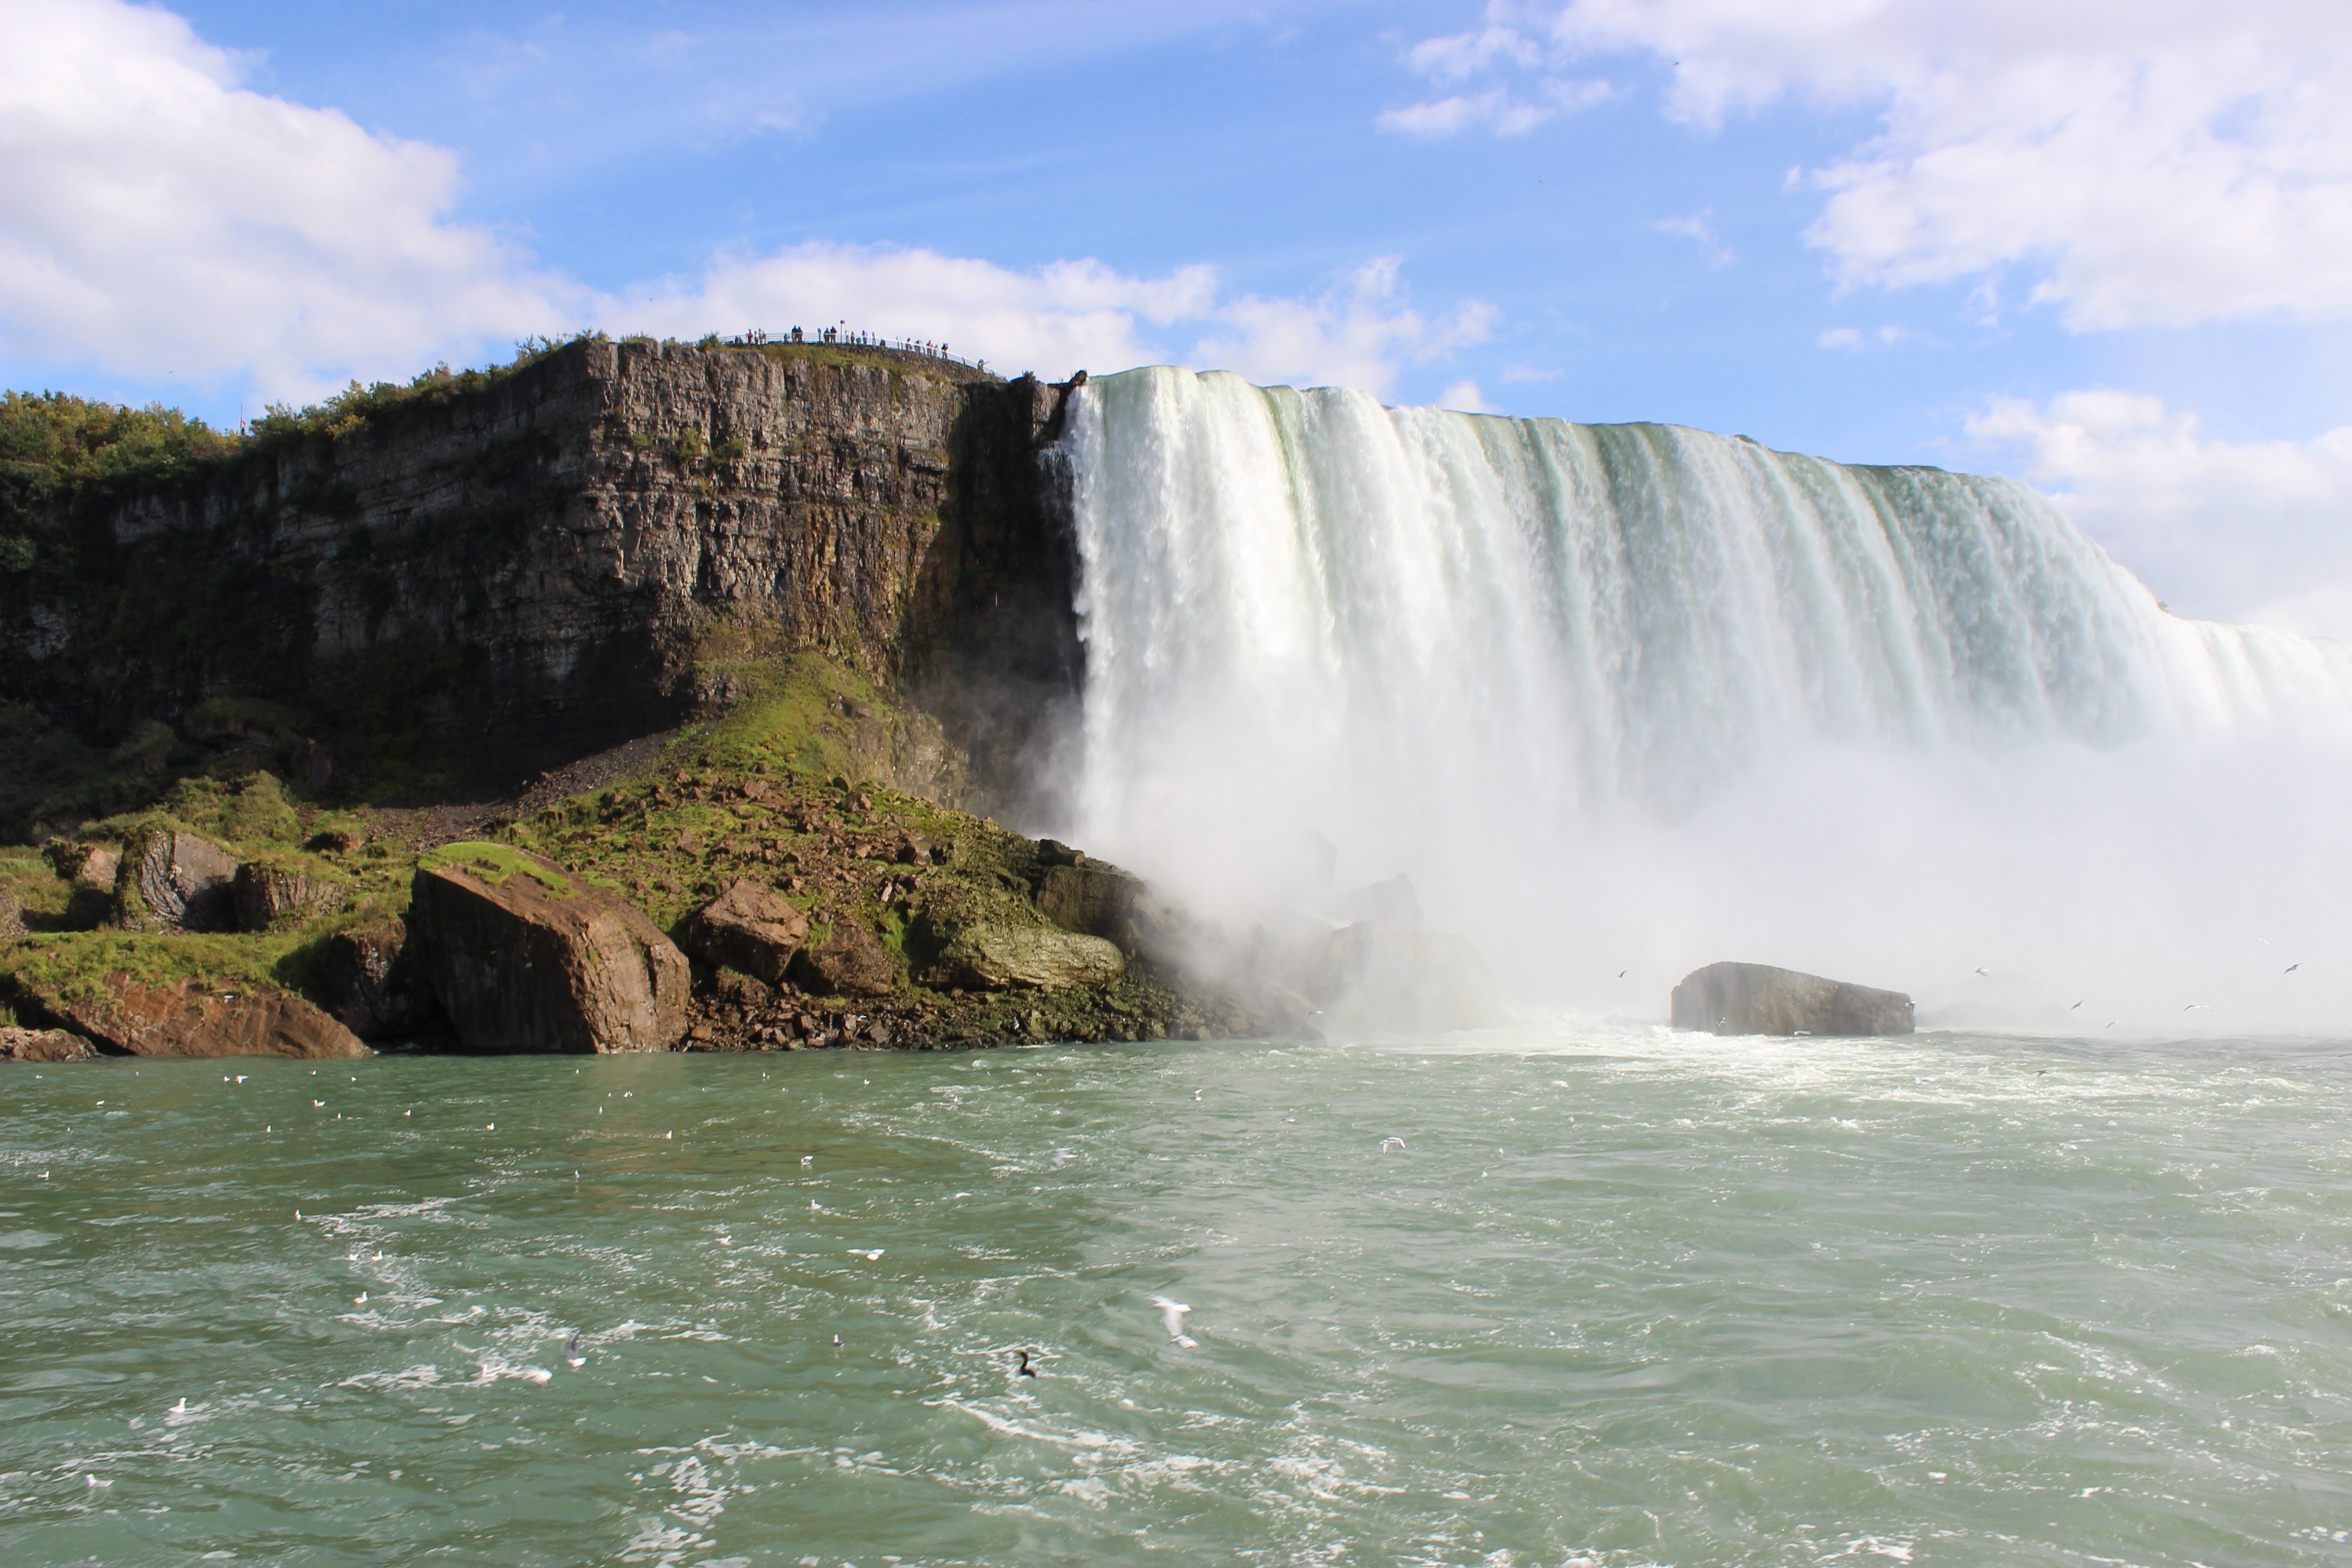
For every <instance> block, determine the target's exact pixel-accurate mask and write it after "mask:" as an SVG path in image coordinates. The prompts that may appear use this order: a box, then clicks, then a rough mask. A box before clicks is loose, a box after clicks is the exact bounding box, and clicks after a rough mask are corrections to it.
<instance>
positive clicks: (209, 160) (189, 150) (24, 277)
mask: <svg viewBox="0 0 2352 1568" xmlns="http://www.w3.org/2000/svg"><path fill="white" fill-rule="evenodd" d="M0 36H5V37H6V38H7V45H6V47H5V48H0V342H5V346H6V352H8V353H11V354H14V355H25V356H38V357H41V358H44V359H47V360H51V361H57V362H75V361H83V360H94V361H96V362H98V363H102V364H105V365H108V366H110V367H112V368H115V369H119V370H121V371H125V372H129V373H131V374H142V375H147V376H162V375H163V374H172V373H177V374H181V375H183V376H188V377H195V376H204V375H218V374H223V373H224V372H226V371H228V370H230V369H232V368H233V367H240V366H246V365H250V366H252V367H253V369H254V371H255V373H256V374H257V377H258V379H259V380H260V381H261V382H262V383H263V384H264V385H265V386H267V387H268V388H269V389H271V390H273V391H277V392H281V393H287V394H293V395H301V394H307V393H315V392H317V391H319V390H320V389H321V388H322V387H323V386H325V385H328V384H332V383H333V382H335V381H338V380H340V379H341V377H342V376H344V375H346V374H391V373H394V372H395V371H404V370H406V371H413V370H415V369H416V368H418V367H420V366H421V365H422V364H423V363H425V361H426V360H427V359H428V358H429V357H430V356H431V355H432V354H433V353H436V352H437V351H440V350H443V349H445V348H446V347H447V346H449V345H452V344H479V343H481V342H488V341H502V340H509V339H512V338H514V337H518V336H520V335H522V334H525V333H529V332H532V331H547V330H551V329H554V328H557V327H560V326H561V325H562V323H563V322H564V321H566V320H567V319H568V318H569V317H570V316H571V314H572V309H573V307H574V306H575V304H576V301H577V300H578V298H579V290H577V289H572V288H571V287H570V286H568V285H565V284H563V283H562V282H561V281H560V280H557V279H551V278H548V277H545V276H543V275H541V274H539V273H537V272H535V271H534V270H533V269H532V268H531V267H530V265H529V262H528V259H527V258H524V257H523V256H522V255H520V253H519V252H517V251H516V250H515V249H514V248H513V247H510V246H509V245H508V244H507V243H505V242H504V241H502V240H500V239H499V237H497V236H496V235H494V234H492V233H491V232H490V231H489V230H488V229H486V228H483V227H480V226H472V225H467V224H461V223H456V222H453V221H451V220H450V218H449V216H448V215H449V212H450V209H451V207H452V205H454V202H455V200H456V197H457V192H458V187H459V182H458V177H457V161H456V159H455V158H454V157H452V156H451V154H450V153H447V152H446V151H445V150H443V149H441V148H438V147H434V146H430V145H427V144H425V143H423V142H403V141H397V140H394V139H392V138H389V137H382V136H376V135H372V134H370V133H369V132H366V131H364V130H362V129H361V128H360V127H359V126H358V125H355V124H353V123H352V121H350V120H349V119H347V118H346V117H344V116H343V115H341V114H340V113H337V112H336V111H334V110H321V109H310V108H305V107H303V106H301V105H299V104H293V103H289V102H286V101H285V100H282V99H276V98H268V97H264V96H262V95H261V94H258V93H255V92H251V91H247V90H246V89H241V88H239V87H237V86H236V79H237V75H238V68H237V62H236V59H235V58H233V57H231V56H230V55H228V54H226V53H225V52H224V51H222V50H220V49H217V48H215V47H212V46H211V45H208V44H206V43H205V42H204V41H203V40H201V39H199V38H198V37H196V36H195V35H194V33H193V32H192V31H191V30H190V29H189V28H188V26H187V25H186V24H185V23H184V22H183V21H181V20H180V19H179V18H178V17H176V16H173V15H171V14H170V13H169V12H165V11H161V10H153V9H148V8H144V7H136V6H131V5H121V4H118V3H116V0H0Z"/></svg>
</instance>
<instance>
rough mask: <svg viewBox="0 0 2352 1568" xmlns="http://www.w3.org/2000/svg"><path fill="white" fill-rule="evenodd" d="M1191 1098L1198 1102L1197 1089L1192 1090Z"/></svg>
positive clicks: (1199, 1092)
mask: <svg viewBox="0 0 2352 1568" xmlns="http://www.w3.org/2000/svg"><path fill="white" fill-rule="evenodd" d="M1192 1098H1193V1099H1194V1100H1198V1099H1200V1098H1201V1091H1200V1090H1199V1089H1194V1090H1193V1091H1192Z"/></svg>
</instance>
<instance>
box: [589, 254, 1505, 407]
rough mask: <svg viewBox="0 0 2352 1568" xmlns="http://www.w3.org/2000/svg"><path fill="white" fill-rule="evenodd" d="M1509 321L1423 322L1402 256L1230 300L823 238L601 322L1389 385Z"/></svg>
mask: <svg viewBox="0 0 2352 1568" xmlns="http://www.w3.org/2000/svg"><path fill="white" fill-rule="evenodd" d="M1498 319H1499V313H1498V312H1497V311H1496V310H1495V309H1494V307H1493V306H1491V305H1487V304H1486V303H1484V302H1482V301H1478V300H1470V301H1466V302H1465V303H1464V304H1462V305H1459V306H1457V307H1455V308H1454V310H1450V311H1448V312H1446V313H1445V314H1444V315H1442V316H1439V317H1437V318H1435V319H1434V320H1433V319H1431V318H1429V317H1425V316H1423V314H1422V313H1421V312H1420V311H1418V310H1414V309H1413V308H1412V303H1411V301H1410V300H1409V299H1408V297H1407V294H1406V291H1405V288H1404V284H1403V279H1402V267H1401V264H1400V263H1399V261H1398V259H1397V258H1394V257H1379V258H1374V259H1372V260H1370V261H1368V262H1366V263H1364V264H1363V265H1362V266H1361V267H1359V268H1355V269H1354V270H1353V271H1352V272H1350V273H1349V274H1348V275H1347V276H1346V277H1345V278H1343V279H1339V281H1338V282H1337V283H1336V284H1335V285H1334V286H1333V287H1331V288H1330V289H1327V290H1325V291H1323V292H1322V293H1319V294H1318V295H1315V296H1312V297H1310V298H1304V299H1300V298H1285V297H1268V296H1265V295H1255V294H1243V295H1234V296H1228V295H1227V294H1226V293H1225V292H1224V290H1223V284H1222V282H1221V280H1220V279H1219V276H1218V273H1217V270H1216V268H1213V267H1206V266H1195V267H1187V268H1180V269H1178V270H1177V271H1175V272H1173V273H1171V274H1170V275H1168V276H1167V277H1165V278H1156V279H1155V278H1135V277H1130V276H1129V275H1127V274H1125V273H1121V272H1118V271H1117V270H1115V269H1113V268H1108V267H1106V266H1104V265H1103V264H1102V263H1101V262H1099V261H1063V262H1055V263H1054V264H1052V265H1051V266H1047V267H1043V268H1037V269H1035V270H1034V271H1026V272H1024V271H1017V270H1014V269H1013V268H1006V267H999V266H997V265H996V264H995V263H993V262H989V261H981V260H975V259H972V258H967V257H954V256H941V255H940V254H939V253H937V252H935V251H929V250H905V249H892V248H887V247H862V246H846V245H829V244H822V243H817V244H809V245H803V246H796V247H793V248H791V249H789V250H785V251H782V252H780V253H778V254H776V255H773V256H769V257H761V258H719V260H718V261H716V262H714V263H713V264H712V266H711V267H710V268H709V269H708V270H707V271H706V272H705V273H704V274H703V275H702V276H701V277H700V278H698V279H694V280H693V281H691V282H675V281H674V282H671V283H667V284H665V285H662V286H660V287H658V288H656V289H652V290H649V291H645V292H638V291H631V292H630V293H628V294H627V295H626V296H625V297H624V298H622V299H618V300H608V301H606V302H605V303H604V306H603V307H602V317H601V324H602V325H603V326H604V327H605V328H606V330H608V331H615V332H626V331H647V332H655V333H660V334H666V335H669V336H675V337H695V336H698V335H699V334H701V333H703V332H706V331H727V332H735V331H741V330H742V329H744V328H746V327H751V326H757V327H761V328H764V329H765V330H767V331H771V332H777V331H785V330H787V329H789V328H790V327H792V326H794V325H798V326H802V327H804V328H810V329H814V328H818V327H823V326H829V325H832V324H833V323H835V321H847V322H848V323H849V324H850V325H851V326H853V327H862V328H866V329H868V330H871V331H877V332H880V333H882V334H883V335H885V336H887V337H908V336H919V337H925V338H929V339H932V340H934V341H940V342H945V343H946V344H947V345H948V347H949V348H950V350H951V351H952V352H953V353H957V354H958V355H960V356H961V357H962V358H965V359H984V360H986V361H987V362H988V363H989V364H990V365H992V367H995V368H999V369H1005V370H1020V369H1024V368H1034V369H1037V370H1040V371H1044V372H1046V373H1048V374H1054V375H1056V376H1058V375H1061V374H1066V373H1067V372H1069V371H1073V370H1077V369H1081V368H1085V369H1093V370H1124V369H1126V368H1128V367H1129V366H1130V365H1135V364H1140V363H1147V362H1152V361H1159V362H1167V363H1181V364H1188V365H1192V366H1194V367H1197V368H1200V369H1221V370H1232V371H1237V372H1239V373H1240V374H1243V375H1245V376H1248V377H1249V378H1250V379H1251V380H1253V381H1259V382H1290V383H1296V384H1334V385H1343V386H1353V387H1359V388H1361V389H1362V390H1364V391H1367V392H1371V393H1375V394H1385V393H1387V392H1388V391H1389V390H1390V389H1391V386H1392V385H1393V384H1394V383H1395V380H1396V376H1397V374H1398V372H1399V370H1400V368H1401V367H1402V363H1404V362H1406V361H1423V360H1433V359H1442V358H1444V356H1446V355H1448V354H1450V353H1454V351H1455V350H1457V349H1461V348H1465V347H1468V346H1470V345H1472V344H1475V343H1479V342H1485V341H1486V339H1487V338H1488V337H1489V336H1490V335H1492V333H1493V331H1494V328H1495V326H1496V321H1498Z"/></svg>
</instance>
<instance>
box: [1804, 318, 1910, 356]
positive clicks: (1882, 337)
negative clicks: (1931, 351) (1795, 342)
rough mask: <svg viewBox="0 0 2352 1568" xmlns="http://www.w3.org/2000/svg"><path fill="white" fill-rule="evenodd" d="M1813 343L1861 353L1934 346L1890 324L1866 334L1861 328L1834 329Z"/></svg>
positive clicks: (1908, 329)
mask: <svg viewBox="0 0 2352 1568" xmlns="http://www.w3.org/2000/svg"><path fill="white" fill-rule="evenodd" d="M1813 342H1815V343H1817V344H1819V345H1820V346H1821V347H1822V348H1825V349H1840V350H1843V351H1845V352H1847V353H1859V352H1861V351H1862V350H1864V349H1893V348H1900V347H1902V346H1903V345H1904V344H1906V343H1913V342H1924V343H1930V344H1932V342H1933V340H1932V339H1929V338H1927V337H1926V336H1925V335H1924V334H1922V333H1919V332H1916V331H1912V330H1911V329H1910V328H1909V327H1898V326H1896V325H1895V324H1894V323H1893V322H1889V323H1887V324H1886V325H1885V326H1883V327H1877V328H1874V329H1873V330H1872V331H1866V332H1865V331H1863V330H1862V329H1861V328H1860V327H1832V328H1830V329H1829V330H1828V331H1824V332H1823V333H1822V335H1821V336H1820V337H1818V338H1815V339H1814V340H1813Z"/></svg>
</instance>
